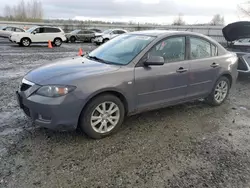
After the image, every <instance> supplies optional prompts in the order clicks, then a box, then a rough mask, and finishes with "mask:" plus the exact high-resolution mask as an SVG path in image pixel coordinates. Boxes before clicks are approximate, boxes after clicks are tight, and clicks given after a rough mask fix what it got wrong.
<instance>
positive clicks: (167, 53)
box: [148, 37, 185, 63]
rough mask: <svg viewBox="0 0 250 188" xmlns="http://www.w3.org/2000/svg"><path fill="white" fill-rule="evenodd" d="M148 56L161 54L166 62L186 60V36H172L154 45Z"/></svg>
mask: <svg viewBox="0 0 250 188" xmlns="http://www.w3.org/2000/svg"><path fill="white" fill-rule="evenodd" d="M148 56H149V57H150V56H161V57H163V58H164V61H165V63H170V62H176V61H183V60H185V37H171V38H168V39H166V40H163V41H161V42H160V43H158V44H157V45H156V46H154V47H153V48H152V49H151V50H150V51H149V53H148Z"/></svg>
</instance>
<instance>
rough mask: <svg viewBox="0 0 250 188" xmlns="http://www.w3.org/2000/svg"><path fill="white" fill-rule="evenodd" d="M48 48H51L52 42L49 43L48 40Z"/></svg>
mask: <svg viewBox="0 0 250 188" xmlns="http://www.w3.org/2000/svg"><path fill="white" fill-rule="evenodd" d="M48 48H53V47H52V43H51V41H50V40H49V42H48Z"/></svg>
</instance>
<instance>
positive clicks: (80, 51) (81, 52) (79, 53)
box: [78, 48, 83, 56]
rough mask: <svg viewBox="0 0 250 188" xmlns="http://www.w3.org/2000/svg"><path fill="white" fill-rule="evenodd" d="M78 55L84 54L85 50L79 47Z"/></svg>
mask: <svg viewBox="0 0 250 188" xmlns="http://www.w3.org/2000/svg"><path fill="white" fill-rule="evenodd" d="M78 55H79V56H83V51H82V48H79V52H78Z"/></svg>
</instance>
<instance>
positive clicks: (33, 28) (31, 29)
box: [26, 27, 37, 33]
mask: <svg viewBox="0 0 250 188" xmlns="http://www.w3.org/2000/svg"><path fill="white" fill-rule="evenodd" d="M36 28H37V27H31V28H29V29H28V30H26V32H28V33H31V32H32V31H34V30H35V29H36Z"/></svg>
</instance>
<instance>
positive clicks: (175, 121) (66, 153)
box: [0, 39, 250, 188]
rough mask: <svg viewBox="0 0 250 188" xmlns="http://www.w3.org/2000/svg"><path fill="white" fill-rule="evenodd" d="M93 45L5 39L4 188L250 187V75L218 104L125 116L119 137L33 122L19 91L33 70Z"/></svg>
mask: <svg viewBox="0 0 250 188" xmlns="http://www.w3.org/2000/svg"><path fill="white" fill-rule="evenodd" d="M79 47H82V48H83V50H84V51H88V50H91V49H93V48H95V47H94V46H93V45H90V44H63V45H62V47H60V48H53V49H48V48H47V47H46V45H35V46H34V45H33V46H32V47H30V48H23V47H18V46H16V45H13V44H10V43H9V42H8V41H7V40H2V39H0V88H1V89H0V187H4V188H8V187H11V188H12V187H13V188H19V187H20V188H30V187H31V188H33V187H44V188H45V187H46V188H47V187H49V188H54V187H55V188H61V187H63V188H64V187H88V188H89V187H100V188H101V187H114V188H117V187H124V188H125V187H128V188H129V187H131V188H134V187H150V188H152V187H176V188H177V187H190V188H191V187H194V188H199V187H216V188H217V187H221V188H225V187H237V188H241V187H242V188H243V187H244V188H245V187H250V146H249V144H250V129H249V128H250V100H249V98H250V78H247V77H244V78H241V79H240V80H238V81H237V84H236V85H235V86H234V87H233V88H232V90H231V94H230V97H229V99H228V100H227V101H226V103H225V104H223V105H222V106H220V107H210V106H208V105H206V104H204V103H203V102H201V101H196V102H192V103H188V104H183V105H178V106H175V107H170V108H165V109H161V110H156V111H153V112H147V113H143V114H140V115H136V116H132V117H129V118H127V119H126V121H125V123H124V125H123V127H122V129H121V130H120V131H119V132H118V133H117V134H115V135H113V136H111V137H108V138H105V139H102V140H92V139H89V138H87V137H86V136H85V135H83V134H82V133H79V132H64V133H60V132H53V131H49V130H46V129H43V128H39V127H37V126H36V125H33V124H32V123H31V122H30V121H29V120H28V119H27V118H26V117H25V116H24V115H23V113H22V111H21V110H20V109H19V108H18V105H17V103H16V100H15V95H14V92H15V90H16V89H17V87H18V85H19V83H20V81H21V78H22V76H23V75H24V74H25V73H26V72H28V71H29V70H31V69H33V68H35V67H38V66H40V65H43V64H47V63H50V62H51V61H53V60H54V59H59V58H63V57H69V56H72V57H73V56H75V55H77V52H78V48H79Z"/></svg>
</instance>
